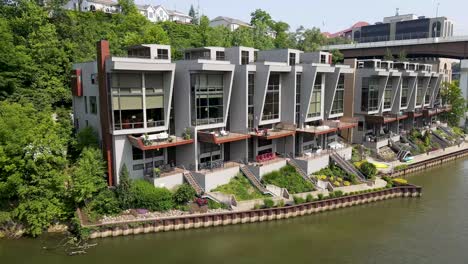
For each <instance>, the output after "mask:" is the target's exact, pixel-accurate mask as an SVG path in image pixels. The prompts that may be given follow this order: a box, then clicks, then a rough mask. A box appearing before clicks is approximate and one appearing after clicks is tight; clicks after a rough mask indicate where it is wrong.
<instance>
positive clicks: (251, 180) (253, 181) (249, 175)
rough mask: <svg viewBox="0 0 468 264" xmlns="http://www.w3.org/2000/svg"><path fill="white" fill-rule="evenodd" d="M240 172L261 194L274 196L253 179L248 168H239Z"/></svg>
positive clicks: (244, 166) (253, 176) (255, 178)
mask: <svg viewBox="0 0 468 264" xmlns="http://www.w3.org/2000/svg"><path fill="white" fill-rule="evenodd" d="M240 170H241V171H242V173H243V174H244V175H245V177H247V179H248V180H249V181H250V182H251V183H252V184H253V186H255V188H257V189H258V190H259V191H260V192H261V193H263V194H270V195H272V196H274V194H273V193H271V192H270V191H268V190H267V189H266V188H265V186H263V184H262V183H261V182H260V181H259V180H258V179H257V177H255V175H254V174H253V173H252V172H251V171H250V170H249V168H248V167H247V166H246V165H243V166H240Z"/></svg>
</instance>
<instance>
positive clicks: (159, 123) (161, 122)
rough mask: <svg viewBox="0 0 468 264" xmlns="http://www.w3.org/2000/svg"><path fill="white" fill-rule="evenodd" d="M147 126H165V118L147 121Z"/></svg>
mask: <svg viewBox="0 0 468 264" xmlns="http://www.w3.org/2000/svg"><path fill="white" fill-rule="evenodd" d="M146 126H147V127H159V126H164V120H156V121H148V122H146Z"/></svg>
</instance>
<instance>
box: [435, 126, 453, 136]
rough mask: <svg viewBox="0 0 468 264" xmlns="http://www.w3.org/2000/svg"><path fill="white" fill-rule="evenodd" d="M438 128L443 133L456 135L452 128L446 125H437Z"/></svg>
mask: <svg viewBox="0 0 468 264" xmlns="http://www.w3.org/2000/svg"><path fill="white" fill-rule="evenodd" d="M438 128H439V129H440V130H442V131H444V132H445V134H447V135H449V136H451V137H456V136H457V135H455V133H453V131H452V129H451V128H448V127H444V126H439V127H438Z"/></svg>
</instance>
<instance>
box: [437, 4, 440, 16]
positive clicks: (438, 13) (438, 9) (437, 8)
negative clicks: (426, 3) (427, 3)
mask: <svg viewBox="0 0 468 264" xmlns="http://www.w3.org/2000/svg"><path fill="white" fill-rule="evenodd" d="M439 6H440V2H437V6H436V18H437V17H439Z"/></svg>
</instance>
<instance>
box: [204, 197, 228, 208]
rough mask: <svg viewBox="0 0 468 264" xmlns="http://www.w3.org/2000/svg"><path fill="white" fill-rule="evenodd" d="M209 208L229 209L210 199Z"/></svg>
mask: <svg viewBox="0 0 468 264" xmlns="http://www.w3.org/2000/svg"><path fill="white" fill-rule="evenodd" d="M208 208H209V209H227V208H228V206H227V205H225V204H223V203H218V202H215V201H213V200H210V199H208Z"/></svg>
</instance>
